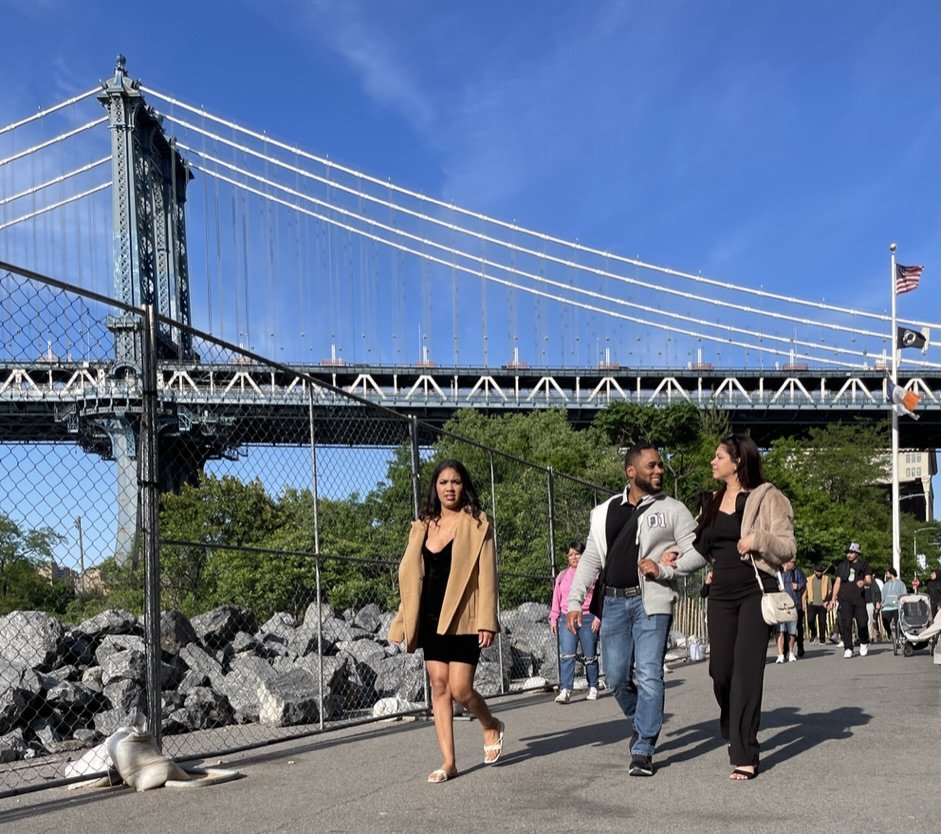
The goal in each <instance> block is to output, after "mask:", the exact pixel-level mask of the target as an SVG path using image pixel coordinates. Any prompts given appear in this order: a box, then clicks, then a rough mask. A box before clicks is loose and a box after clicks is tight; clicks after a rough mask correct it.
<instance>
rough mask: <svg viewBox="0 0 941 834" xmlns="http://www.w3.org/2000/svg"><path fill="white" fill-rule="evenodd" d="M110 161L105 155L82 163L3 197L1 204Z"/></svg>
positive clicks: (57, 183)
mask: <svg viewBox="0 0 941 834" xmlns="http://www.w3.org/2000/svg"><path fill="white" fill-rule="evenodd" d="M110 161H111V156H110V155H109V156H103V157H102V158H101V159H96V160H95V161H94V162H89V163H88V164H87V165H82V166H81V167H80V168H75V169H73V170H71V171H69V172H68V173H66V174H60V175H59V176H57V177H53V178H52V179H51V180H46V181H45V182H41V183H39V184H38V185H34V186H32V187H31V188H27V189H25V190H24V191H20V192H19V193H18V194H11V195H10V196H9V197H3V198H2V199H0V206H5V205H6V204H7V203H13V202H15V201H16V200H21V199H23V198H24V197H31V196H32V195H33V194H36V193H38V192H40V191H42V190H43V189H46V188H51V187H52V186H54V185H61V184H62V183H64V182H66V181H67V180H69V179H71V178H72V177H77V176H80V175H81V174H85V173H87V172H88V171H91V170H93V169H94V168H97V167H98V166H99V165H104V164H105V163H106V162H110ZM110 184H111V183H110V182H108V183H106V185H110Z"/></svg>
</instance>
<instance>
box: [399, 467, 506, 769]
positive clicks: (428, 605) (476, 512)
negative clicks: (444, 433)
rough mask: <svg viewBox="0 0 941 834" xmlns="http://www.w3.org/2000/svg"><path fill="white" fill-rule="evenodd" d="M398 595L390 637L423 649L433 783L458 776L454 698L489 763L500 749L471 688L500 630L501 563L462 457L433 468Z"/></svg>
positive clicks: (499, 727) (493, 723)
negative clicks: (434, 759) (476, 725)
mask: <svg viewBox="0 0 941 834" xmlns="http://www.w3.org/2000/svg"><path fill="white" fill-rule="evenodd" d="M399 594H400V597H401V600H402V602H401V604H400V605H399V610H398V613H397V614H396V615H395V619H394V620H393V621H392V625H391V626H390V627H389V640H390V642H393V643H400V642H403V641H404V642H405V650H406V651H407V652H414V651H415V649H418V648H420V649H422V651H423V652H424V657H425V669H426V670H427V672H428V681H429V683H430V686H431V706H432V711H433V713H434V721H435V734H436V735H437V737H438V746H439V747H440V748H441V755H442V758H443V760H444V761H443V762H442V764H441V767H440V768H438V769H437V770H433V771H432V772H431V773H429V774H428V781H429V782H433V783H437V782H446V781H447V780H448V779H453V778H454V777H455V776H457V773H458V771H457V765H456V762H455V755H454V711H453V701H457V702H458V703H459V704H461V705H462V706H464V707H465V708H466V709H468V710H469V711H470V712H471V713H473V715H475V716H476V717H477V719H478V720H479V721H480V726H481V727H482V728H483V732H484V764H494V762H496V761H497V760H498V759H499V758H500V755H501V754H502V752H503V731H504V726H503V722H502V721H500V720H499V719H497V718H495V717H494V716H493V714H492V713H491V712H490V709H489V708H488V707H487V702H486V701H485V700H484V699H483V698H482V697H481V696H480V694H479V693H478V692H476V691H475V690H474V672H475V671H476V669H477V663H478V661H479V659H480V650H481V649H482V648H487V647H488V646H490V645H491V644H492V643H493V636H494V635H495V634H496V633H497V632H498V631H500V623H499V621H498V620H497V560H496V553H495V551H494V547H493V530H492V529H491V527H490V522H489V521H488V520H487V516H486V515H485V514H484V512H483V511H482V510H481V509H480V503H479V501H478V498H477V490H476V489H475V488H474V484H473V481H472V480H471V477H470V475H469V474H468V472H467V470H466V469H465V468H464V465H463V464H462V463H461V462H460V461H457V460H444V461H442V462H441V463H439V464H438V465H437V466H436V467H435V471H434V474H433V475H432V478H431V483H430V484H429V486H428V494H427V498H426V499H425V505H424V507H422V510H421V512H420V513H419V514H418V521H416V522H414V523H413V524H412V529H411V531H410V532H409V536H408V545H407V546H406V548H405V555H404V556H403V557H402V562H401V564H400V565H399Z"/></svg>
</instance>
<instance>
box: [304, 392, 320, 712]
mask: <svg viewBox="0 0 941 834" xmlns="http://www.w3.org/2000/svg"><path fill="white" fill-rule="evenodd" d="M307 410H308V420H309V422H310V484H311V486H310V491H311V503H312V504H313V513H314V584H315V586H316V591H315V598H316V600H317V691H318V693H319V696H320V706H319V707H318V708H317V724H318V726H319V727H320V729H321V730H322V729H323V724H324V721H323V708H324V691H323V600H322V599H321V596H320V514H319V510H320V507H319V504H320V502H319V500H318V498H319V495H320V491H319V488H318V485H319V482H318V480H317V432H316V425H315V421H314V389H313V386H308V389H307ZM305 619H306V618H305ZM304 625H307V623H306V622H305V623H304Z"/></svg>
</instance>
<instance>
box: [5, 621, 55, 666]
mask: <svg viewBox="0 0 941 834" xmlns="http://www.w3.org/2000/svg"><path fill="white" fill-rule="evenodd" d="M64 634H65V630H64V629H63V628H62V624H61V623H60V622H59V621H58V620H56V619H55V618H54V617H50V616H49V615H48V614H46V613H44V612H43V611H12V612H11V613H9V614H7V615H6V616H5V617H0V655H3V657H5V658H6V659H7V660H9V661H11V662H13V663H21V664H23V665H24V666H30V667H32V668H33V669H40V670H42V671H49V670H50V669H52V668H53V667H54V666H56V665H57V664H58V659H59V648H60V644H61V642H62V638H63V635H64Z"/></svg>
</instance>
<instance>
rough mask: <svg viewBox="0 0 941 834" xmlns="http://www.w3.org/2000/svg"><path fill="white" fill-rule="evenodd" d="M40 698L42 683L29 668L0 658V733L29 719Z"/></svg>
mask: <svg viewBox="0 0 941 834" xmlns="http://www.w3.org/2000/svg"><path fill="white" fill-rule="evenodd" d="M41 697H42V681H41V680H40V678H39V675H37V674H36V673H35V672H34V671H33V670H32V669H30V668H29V666H24V665H23V664H22V663H14V662H11V661H9V660H7V659H6V658H4V657H2V656H0V733H7V732H9V731H10V730H12V729H13V728H14V726H16V725H17V724H19V723H20V722H22V720H23V718H24V717H25V718H29V717H31V716H32V715H33V714H34V712H35V710H36V707H37V705H38V704H39V702H40V700H41Z"/></svg>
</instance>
